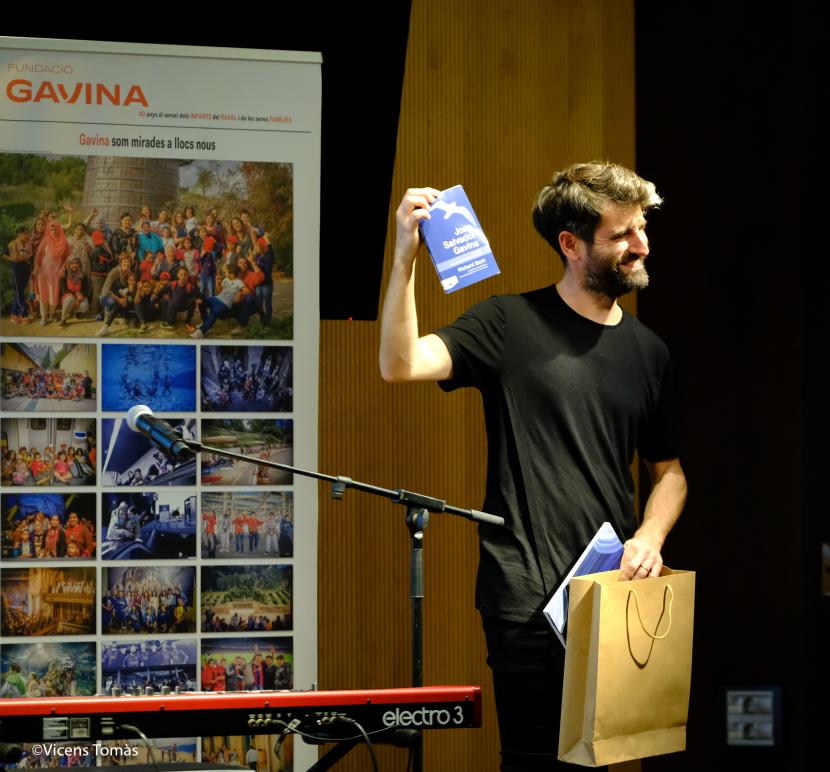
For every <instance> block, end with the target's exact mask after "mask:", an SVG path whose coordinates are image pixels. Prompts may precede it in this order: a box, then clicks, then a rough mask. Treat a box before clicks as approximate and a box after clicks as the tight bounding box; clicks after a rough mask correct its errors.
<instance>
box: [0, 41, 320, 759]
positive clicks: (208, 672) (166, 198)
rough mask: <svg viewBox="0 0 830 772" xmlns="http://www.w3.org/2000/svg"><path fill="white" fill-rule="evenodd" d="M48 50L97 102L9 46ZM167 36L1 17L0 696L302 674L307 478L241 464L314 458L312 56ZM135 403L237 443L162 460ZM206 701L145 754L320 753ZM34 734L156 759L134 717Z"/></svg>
mask: <svg viewBox="0 0 830 772" xmlns="http://www.w3.org/2000/svg"><path fill="white" fill-rule="evenodd" d="M96 48H100V50H99V51H98V56H97V58H96V57H93V56H91V55H90V53H89V52H90V51H94V50H96ZM44 52H46V55H48V56H58V58H60V59H61V60H62V61H63V60H66V61H67V62H71V67H70V70H69V71H70V72H73V71H74V75H72V76H71V80H72V81H73V83H74V82H76V81H78V80H79V79H85V80H88V81H89V82H90V83H92V86H91V88H92V89H93V91H94V89H95V88H96V85H95V83H96V82H97V81H99V80H100V81H101V82H102V83H103V82H104V81H107V82H108V83H110V84H111V85H110V86H106V87H105V90H106V91H107V93H108V94H112V93H115V91H114V89H115V88H116V87H115V85H114V84H115V83H119V84H120V86H119V88H118V93H119V94H120V96H119V98H118V100H114V99H110V98H109V97H107V96H106V95H105V96H104V97H103V99H101V98H96V97H95V96H94V95H93V98H92V99H90V100H87V99H85V98H84V99H81V100H80V102H82V104H80V103H79V104H78V105H74V104H71V103H70V104H64V103H62V102H65V101H66V100H61V99H60V98H56V99H54V100H53V99H51V98H48V97H45V96H44V95H45V94H50V93H57V94H60V93H63V91H62V90H61V89H62V88H64V89H65V88H66V86H65V85H64V86H60V87H59V86H57V85H54V84H52V82H51V81H50V76H49V74H48V73H46V74H43V73H41V74H39V75H34V74H32V71H31V69H26V67H25V66H24V65H26V64H27V63H29V67H30V68H31V64H30V63H32V62H35V61H41V60H42V59H43V57H44V55H45V54H44ZM181 53H182V51H181V48H179V49H177V51H176V52H175V53H174V52H171V51H170V50H169V49H166V48H165V47H163V46H126V45H119V46H117V47H115V46H112V45H111V44H105V43H100V44H98V43H95V44H92V43H91V44H89V46H88V47H85V48H82V47H79V46H78V45H77V44H75V47H74V48H73V47H72V45H70V46H69V49H68V50H64V47H63V45H60V46H58V45H57V44H56V43H55V41H38V40H34V41H33V40H28V41H23V40H15V39H12V38H6V39H2V40H0V60H2V61H0V65H2V73H3V74H2V76H0V77H2V78H4V80H5V82H4V83H3V84H2V86H3V88H2V89H1V90H0V105H2V108H0V109H1V112H0V117H3V118H4V119H8V120H10V121H13V122H14V121H16V122H17V124H19V125H18V128H15V129H12V130H7V129H5V128H4V129H3V132H4V135H3V136H4V142H3V143H2V147H3V148H4V151H3V152H2V153H0V180H1V182H0V241H2V248H3V258H2V260H0V333H2V344H0V369H1V370H2V372H1V373H0V407H1V408H2V420H0V451H2V486H1V487H0V633H2V641H0V698H27V697H38V696H65V695H75V696H92V695H95V694H102V693H106V694H112V693H113V691H114V690H115V691H116V692H119V691H120V692H121V693H126V694H132V693H136V692H144V691H145V690H146V689H147V688H152V689H153V690H155V691H161V690H163V689H164V690H165V691H166V689H167V688H169V689H170V690H171V691H173V692H176V691H206V692H216V691H227V692H237V691H262V690H274V689H283V690H290V689H294V688H295V686H296V688H307V687H308V685H310V684H311V683H312V682H314V681H316V654H315V652H316V648H317V646H316V582H315V580H314V577H315V576H316V497H317V489H316V485H315V484H310V485H304V484H303V483H302V482H300V481H298V480H295V479H294V477H293V475H292V474H290V473H289V472H287V471H284V470H276V469H269V468H267V467H265V466H263V465H262V464H258V463H256V462H257V461H274V462H278V463H282V464H288V465H293V464H298V465H301V466H304V467H307V468H312V469H314V468H316V433H317V428H316V408H317V405H316V402H317V397H316V382H317V378H316V369H317V359H318V353H317V322H318V316H317V302H318V288H317V244H318V241H317V238H318V237H317V231H318V218H319V215H318V203H317V202H318V193H317V186H318V184H319V183H318V179H319V109H320V104H319V99H320V94H319V56H318V55H316V54H309V55H302V54H301V55H298V56H299V57H300V63H302V64H303V67H302V68H296V64H297V63H298V62H293V65H295V66H293V67H292V66H290V65H291V64H292V63H287V61H286V60H285V59H284V58H283V57H281V56H276V54H275V53H274V52H257V53H256V54H255V53H254V52H244V51H243V52H239V51H232V52H231V51H226V52H222V53H221V55H220V49H215V50H214V51H213V52H208V53H207V56H205V51H204V50H202V49H199V51H198V55H197V54H195V53H194V54H193V55H191V56H189V57H183V56H181ZM200 57H201V58H200ZM175 67H177V68H179V70H180V75H181V80H182V82H190V83H193V84H194V87H193V90H192V91H193V93H192V94H187V93H185V94H179V95H178V96H176V95H175V94H172V93H171V92H170V89H169V88H168V86H167V85H166V84H169V73H170V71H171V69H172V68H175ZM306 68H307V69H306ZM275 72H279V73H281V75H284V76H285V77H275V74H274V73H275ZM9 73H11V74H9ZM21 73H24V74H21ZM266 73H267V83H266V82H265V81H263V77H266ZM292 78H293V79H294V82H293V83H292V82H291V79H292ZM53 80H58V78H53ZM272 81H277V83H276V84H275V83H272ZM232 82H244V83H246V88H245V89H238V90H237V93H235V94H234V96H233V98H232V99H231V100H230V102H231V103H234V102H235V108H234V111H233V112H232V113H226V112H225V110H226V109H229V108H228V106H227V104H226V103H227V100H226V99H225V97H223V100H222V110H223V112H222V113H221V114H220V113H218V112H217V113H204V112H203V111H204V109H205V107H204V106H203V105H204V104H205V100H206V101H207V104H210V101H211V98H213V100H214V102H215V101H216V94H217V93H218V92H217V91H216V90H215V89H214V88H211V89H209V90H206V89H205V87H204V86H202V85H200V84H201V83H213V85H214V87H216V86H218V85H219V84H221V83H232ZM26 84H28V85H26ZM254 84H256V88H254ZM260 87H261V88H260ZM56 88H57V89H58V90H57V91H55V89H56ZM50 89H51V90H50ZM187 91H188V89H185V92H187ZM221 91H223V90H222V89H220V92H221ZM201 92H204V93H201ZM254 92H257V93H256V97H255V98H254V97H253V96H252V94H253V93H254ZM128 93H129V94H130V95H132V99H131V100H130V99H128V98H127V94H128ZM10 94H12V95H13V96H14V98H10V97H9V95H10ZM25 94H28V95H29V96H27V97H25V98H24V96H22V95H25ZM33 94H39V95H40V97H39V98H38V99H35V98H34V96H33ZM3 95H5V101H3ZM99 96H100V94H99ZM197 97H198V98H197ZM266 97H267V98H266ZM309 99H310V101H309ZM269 100H270V101H269ZM115 102H117V104H116V103H115ZM219 107H220V105H219V104H216V109H217V110H218V108H219ZM197 109H198V111H199V112H195V110H197ZM208 109H209V108H208ZM162 111H164V112H162ZM162 114H164V115H165V118H164V119H163V120H160V117H161V115H162ZM260 116H266V118H263V119H262V123H261V124H260V125H258V126H257V127H256V130H254V129H253V128H252V127H250V126H249V122H260ZM275 116H276V117H275ZM62 121H66V123H65V126H64V127H63V129H61V130H60V131H59V130H58V129H56V128H55V124H57V125H58V126H59V127H60V126H62V125H63V124H62ZM115 123H117V124H118V125H119V127H120V128H119V129H117V130H115V129H112V128H111V127H112V125H113V124H115ZM286 125H292V127H293V128H294V129H298V128H300V127H302V130H301V131H287V130H286ZM24 126H25V127H27V128H26V129H25V130H24V129H23V128H22V127H24ZM48 126H51V128H47V127H48ZM118 134H120V135H121V136H116V135H118ZM93 137H97V139H96V140H95V141H93V140H92V139H91V138H93ZM105 140H106V141H105ZM300 223H301V224H300ZM295 363H296V368H295ZM295 388H296V389H297V393H298V395H299V396H298V397H296V398H295ZM136 405H146V406H147V408H148V409H149V410H151V411H152V413H153V414H154V415H155V416H157V417H158V418H159V419H161V420H164V421H166V422H167V423H169V424H170V425H171V426H172V427H173V429H174V431H175V432H176V433H177V434H178V435H179V436H180V437H181V438H182V439H184V440H193V441H200V442H201V443H203V444H204V445H206V446H209V447H210V448H214V449H216V451H231V452H234V453H238V454H242V455H245V456H248V457H251V458H252V459H253V462H252V463H245V462H242V461H239V460H231V459H227V458H225V457H223V456H221V455H220V454H219V453H218V452H211V451H210V450H205V451H204V452H202V453H201V454H192V455H190V456H188V457H183V458H172V457H170V456H168V455H167V454H165V453H164V452H163V451H162V450H161V449H159V447H157V446H156V445H155V444H154V443H153V442H152V441H151V440H150V439H149V438H148V437H147V436H145V435H144V434H141V433H139V432H138V431H136V430H134V429H133V428H131V426H130V423H129V422H128V413H129V411H130V410H131V408H133V407H134V406H136ZM295 422H296V423H297V426H298V428H300V429H301V430H302V433H303V438H302V439H301V441H300V443H299V444H298V445H297V446H296V447H295V435H294V425H295ZM307 438H314V439H307ZM295 509H296V524H297V527H298V535H299V536H300V541H299V545H300V550H299V551H297V550H295V538H294V528H295ZM303 545H304V546H303ZM303 550H304V551H303ZM295 590H296V597H295ZM295 650H296V651H297V652H303V654H302V656H300V655H299V654H297V655H295ZM295 656H296V657H297V658H296V659H295ZM295 676H296V677H295ZM297 677H299V678H301V679H302V680H301V681H300V682H299V683H297V680H298V678H297ZM201 725H203V726H204V728H205V735H206V736H203V737H187V736H185V737H168V738H153V739H152V745H153V748H154V750H155V757H156V760H157V761H159V762H163V763H182V764H186V763H192V762H194V761H199V760H209V761H214V762H216V763H236V762H238V763H239V764H240V765H241V766H248V767H250V766H251V765H252V764H253V762H254V761H255V762H256V768H257V770H259V771H260V772H284V770H292V769H294V768H295V765H296V768H297V769H302V768H305V766H306V765H308V764H310V763H312V762H313V759H314V758H316V749H314V748H313V747H308V748H306V747H304V744H303V743H299V742H297V743H295V742H294V740H293V738H292V737H291V736H288V737H281V736H280V735H279V733H278V734H276V735H263V736H249V735H238V736H228V735H225V734H223V732H224V731H225V730H226V727H224V726H223V725H222V720H221V711H217V713H216V715H215V716H213V717H211V716H209V715H207V716H206V717H205V720H204V721H203V722H201V723H200V726H201ZM171 731H172V732H173V733H176V732H177V733H179V734H186V733H187V730H186V729H184V727H179V726H177V727H171ZM191 731H192V730H191ZM35 745H36V744H34V743H26V744H24V759H23V761H22V762H21V764H20V766H29V767H32V766H64V765H69V766H76V765H77V766H96V765H97V766H106V765H111V764H142V763H152V760H151V759H149V756H148V751H147V749H146V747H145V746H144V745H143V744H142V743H140V742H133V741H132V740H130V741H123V740H122V741H110V742H108V743H106V744H104V745H102V746H101V747H100V748H99V749H98V750H96V751H95V752H94V753H91V752H84V748H83V747H82V746H83V743H80V744H78V745H77V747H74V751H73V752H74V756H75V757H74V758H68V757H67V755H69V756H71V755H72V754H71V753H69V752H67V754H64V757H63V758H57V759H54V758H51V757H49V756H48V754H47V753H46V749H44V748H42V747H40V748H36V747H35ZM88 750H89V749H88V748H87V751H88ZM10 766H14V765H10Z"/></svg>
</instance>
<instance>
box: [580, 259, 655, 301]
mask: <svg viewBox="0 0 830 772" xmlns="http://www.w3.org/2000/svg"><path fill="white" fill-rule="evenodd" d="M632 258H634V259H636V258H635V257H634V255H632V254H631V253H628V254H626V255H624V256H623V258H622V260H620V261H619V262H617V261H616V260H615V259H614V258H610V257H606V256H605V255H603V254H602V253H600V252H597V251H595V250H594V248H593V247H591V249H590V251H589V252H588V258H587V260H586V261H585V273H584V277H583V287H584V288H585V289H586V290H587V291H588V292H591V293H593V294H595V295H604V296H605V297H609V298H611V299H612V300H616V299H617V298H618V297H620V296H622V295H626V294H628V293H629V292H632V291H636V290H641V289H645V288H646V287H648V273H647V271H646V269H645V266H643V267H642V268H638V269H637V270H634V271H627V270H625V269H624V268H622V265H621V264H622V263H625V262H626V261H629V260H630V261H631V262H633V261H634V260H632Z"/></svg>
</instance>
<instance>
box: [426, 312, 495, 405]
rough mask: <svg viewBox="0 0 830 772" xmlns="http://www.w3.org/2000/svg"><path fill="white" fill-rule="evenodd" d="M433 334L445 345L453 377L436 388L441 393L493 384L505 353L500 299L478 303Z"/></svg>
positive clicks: (441, 382)
mask: <svg viewBox="0 0 830 772" xmlns="http://www.w3.org/2000/svg"><path fill="white" fill-rule="evenodd" d="M435 334H436V335H437V336H438V337H439V338H441V340H443V341H444V343H446V345H447V348H448V349H449V352H450V356H451V357H452V371H453V374H452V377H451V378H449V379H448V380H446V381H440V382H439V384H438V385H439V386H440V387H441V388H442V389H444V391H453V390H454V389H458V388H461V387H462V386H477V387H481V386H483V385H484V384H486V383H488V382H492V380H493V378H494V377H497V376H496V374H497V373H498V371H499V370H500V368H501V362H502V354H503V351H504V307H503V303H502V298H500V297H491V298H489V299H487V300H484V301H482V302H481V303H478V304H477V305H475V306H473V307H472V308H470V309H469V310H467V311H465V312H464V313H463V314H461V316H459V317H458V319H456V320H455V321H454V322H453V323H452V324H450V325H448V326H446V327H441V328H440V329H438V330H435Z"/></svg>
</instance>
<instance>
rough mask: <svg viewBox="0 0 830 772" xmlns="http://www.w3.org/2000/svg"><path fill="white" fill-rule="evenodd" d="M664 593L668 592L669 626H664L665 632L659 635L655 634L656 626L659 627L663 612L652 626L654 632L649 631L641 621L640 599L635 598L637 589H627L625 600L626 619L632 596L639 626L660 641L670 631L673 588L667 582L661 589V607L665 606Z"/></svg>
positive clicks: (654, 639)
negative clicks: (653, 626) (654, 625)
mask: <svg viewBox="0 0 830 772" xmlns="http://www.w3.org/2000/svg"><path fill="white" fill-rule="evenodd" d="M666 594H669V596H670V597H669V626H668V627H667V628H666V632H664V633H662V634H661V635H657V627H660V619H662V618H663V614H662V612H661V614H660V619H658V620H657V627H655V628H654V633H650V632H649V631H648V630H646V626H645V624H644V623H643V617H642V615H641V614H640V601H639V599H638V598H637V591H636V590H629V591H628V598H627V599H626V602H625V618H626V619H628V606H629V604H630V603H631V596H632V595H633V596H634V605H635V606H636V607H637V619H639V620H640V627H642V628H643V632H644V633H645V634H646V635H647V636H648V637H649V638H651V639H652V640H653V641H661V640H663V638H665V637H666V636H667V635H668V634H669V633H670V632H671V609H672V605H673V604H674V590H673V589H672V586H671V585H670V584H667V585H666V587H665V589H664V590H663V609H665V608H666Z"/></svg>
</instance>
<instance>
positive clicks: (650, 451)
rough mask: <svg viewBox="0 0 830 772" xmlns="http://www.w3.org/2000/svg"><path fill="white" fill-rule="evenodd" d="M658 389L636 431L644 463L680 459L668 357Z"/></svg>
mask: <svg viewBox="0 0 830 772" xmlns="http://www.w3.org/2000/svg"><path fill="white" fill-rule="evenodd" d="M659 389H660V390H659V395H658V397H657V400H656V401H655V403H654V404H653V405H652V408H651V411H650V412H649V414H648V416H646V419H645V421H644V422H643V426H642V427H641V428H640V432H639V437H638V442H637V451H638V452H639V454H640V457H641V458H643V459H644V460H646V461H667V460H668V459H671V458H677V457H678V456H679V455H680V447H679V446H680V443H679V439H678V430H677V410H676V406H675V391H674V376H673V373H672V368H671V361H670V360H669V359H668V356H667V358H666V361H665V365H664V367H663V370H662V373H661V377H660V386H659Z"/></svg>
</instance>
